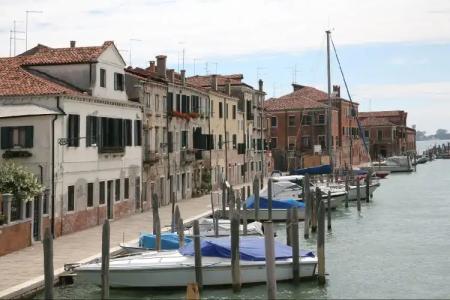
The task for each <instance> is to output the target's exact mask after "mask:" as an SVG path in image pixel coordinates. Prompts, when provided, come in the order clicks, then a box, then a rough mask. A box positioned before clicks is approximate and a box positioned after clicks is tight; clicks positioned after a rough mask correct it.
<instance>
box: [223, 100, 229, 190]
mask: <svg viewBox="0 0 450 300" xmlns="http://www.w3.org/2000/svg"><path fill="white" fill-rule="evenodd" d="M223 112H224V114H223V129H224V141H225V180H226V181H228V149H227V148H228V141H227V119H228V109H227V98H226V97H225V98H224V101H223Z"/></svg>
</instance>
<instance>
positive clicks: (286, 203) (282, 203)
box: [245, 196, 305, 209]
mask: <svg viewBox="0 0 450 300" xmlns="http://www.w3.org/2000/svg"><path fill="white" fill-rule="evenodd" d="M268 203H269V200H268V199H267V198H266V197H259V208H268V207H269V204H268ZM245 204H246V205H247V208H255V197H253V196H250V197H248V198H247V200H245ZM291 207H305V204H304V203H303V202H299V201H297V200H295V199H277V200H272V208H285V209H288V208H291Z"/></svg>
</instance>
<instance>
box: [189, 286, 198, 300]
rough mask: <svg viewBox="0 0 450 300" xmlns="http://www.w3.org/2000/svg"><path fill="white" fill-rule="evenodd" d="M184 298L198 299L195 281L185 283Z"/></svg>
mask: <svg viewBox="0 0 450 300" xmlns="http://www.w3.org/2000/svg"><path fill="white" fill-rule="evenodd" d="M186 300H200V292H199V291H198V285H197V284H196V283H189V284H188V285H187V288H186Z"/></svg>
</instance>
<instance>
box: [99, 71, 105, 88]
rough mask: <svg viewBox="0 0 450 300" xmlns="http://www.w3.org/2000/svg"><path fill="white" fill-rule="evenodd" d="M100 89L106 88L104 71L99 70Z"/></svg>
mask: <svg viewBox="0 0 450 300" xmlns="http://www.w3.org/2000/svg"><path fill="white" fill-rule="evenodd" d="M100 87H106V70H105V69H100Z"/></svg>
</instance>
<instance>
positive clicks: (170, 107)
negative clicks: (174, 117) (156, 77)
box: [166, 93, 173, 112]
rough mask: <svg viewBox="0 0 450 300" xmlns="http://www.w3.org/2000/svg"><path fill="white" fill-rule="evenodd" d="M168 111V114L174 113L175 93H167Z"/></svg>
mask: <svg viewBox="0 0 450 300" xmlns="http://www.w3.org/2000/svg"><path fill="white" fill-rule="evenodd" d="M166 106H167V108H166V110H167V111H168V112H171V111H173V93H167V101H166Z"/></svg>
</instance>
